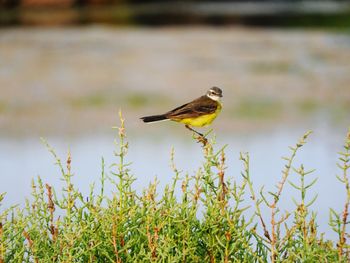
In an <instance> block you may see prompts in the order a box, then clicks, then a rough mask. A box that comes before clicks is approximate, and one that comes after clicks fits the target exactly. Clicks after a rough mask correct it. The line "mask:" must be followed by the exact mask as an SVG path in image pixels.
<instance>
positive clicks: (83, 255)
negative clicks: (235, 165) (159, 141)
mask: <svg viewBox="0 0 350 263" xmlns="http://www.w3.org/2000/svg"><path fill="white" fill-rule="evenodd" d="M117 132H118V136H117V139H116V142H115V143H116V149H115V153H114V155H115V157H116V161H115V163H114V164H112V165H111V166H110V170H111V171H110V172H107V171H106V164H105V163H104V161H103V160H102V163H101V175H100V183H99V185H98V187H97V186H96V185H94V184H93V185H92V186H91V191H90V194H89V195H88V196H84V195H83V194H82V193H81V192H80V191H79V189H77V188H76V187H75V186H74V185H73V184H72V181H71V179H72V176H73V174H72V172H71V166H72V157H71V155H70V153H68V156H67V158H66V160H65V161H62V160H61V159H60V158H59V156H57V155H56V153H55V151H54V149H52V148H51V146H50V145H48V144H47V143H46V142H45V144H46V146H47V148H48V150H49V151H50V153H51V154H52V155H53V157H54V159H55V160H56V164H57V166H58V168H59V169H60V172H61V176H62V180H63V181H64V183H65V186H64V187H63V189H62V191H59V193H58V192H56V189H55V188H54V187H53V186H51V185H49V184H47V183H44V182H43V181H42V180H41V179H40V178H38V179H37V180H36V181H33V184H32V198H31V200H32V201H29V200H28V201H27V202H26V205H25V208H23V209H21V208H19V207H16V206H14V207H11V208H2V210H1V212H0V262H316V261H319V262H349V260H350V246H349V242H348V241H347V240H348V239H349V232H348V229H347V225H348V222H349V218H348V209H349V203H350V187H349V176H348V170H349V168H350V130H349V133H348V134H347V137H346V141H345V144H344V149H343V151H341V152H340V153H339V164H338V166H339V170H338V172H339V175H338V176H337V178H338V180H339V181H340V183H341V184H343V185H344V191H346V193H347V198H346V200H344V208H343V209H342V211H335V210H333V209H330V218H329V225H330V228H331V229H332V231H335V232H336V233H337V235H338V240H336V241H331V240H327V239H325V238H324V235H323V234H322V233H319V232H318V227H317V215H316V213H315V210H314V209H315V208H313V202H314V201H315V199H316V198H317V197H311V199H308V198H307V197H308V196H309V195H308V191H309V189H310V188H312V187H313V184H314V183H315V180H316V179H315V178H310V176H311V177H312V170H311V171H309V170H306V169H305V168H304V166H303V165H301V166H299V167H295V166H294V165H293V161H294V159H295V157H296V155H297V153H298V151H299V150H300V148H302V147H304V145H305V143H306V140H307V138H308V137H309V135H310V132H308V133H306V134H305V135H303V136H302V137H301V139H300V140H299V141H298V142H297V143H296V144H295V145H294V146H291V147H290V153H289V155H288V156H287V157H284V159H285V167H284V169H283V171H282V174H281V180H280V182H279V183H278V184H277V187H276V189H275V191H274V192H268V193H266V192H265V191H264V189H258V190H257V189H255V188H254V184H253V182H252V180H251V177H250V161H249V154H248V153H241V155H240V159H241V161H242V164H243V166H244V169H243V171H242V173H241V178H232V179H228V175H226V164H225V160H226V157H225V156H226V155H225V147H224V148H221V149H218V150H215V149H214V148H215V142H214V139H212V138H210V139H209V140H208V142H205V143H204V142H203V140H202V141H201V142H203V146H202V151H203V158H204V162H203V165H202V166H201V167H199V168H198V170H197V172H196V173H195V174H192V175H190V174H185V173H182V172H180V171H179V170H178V169H177V168H176V165H175V163H174V152H173V153H172V155H171V160H172V167H173V171H174V175H173V179H172V182H171V183H170V184H169V185H167V186H166V187H165V189H164V191H161V192H160V191H159V190H158V187H157V181H154V182H151V183H150V184H149V186H148V187H146V188H145V189H144V191H143V193H142V194H137V193H136V191H135V189H134V188H133V182H134V180H135V177H134V176H133V175H132V174H131V173H130V170H129V163H126V161H125V157H126V154H127V151H128V142H127V141H126V134H125V127H124V120H123V119H122V118H121V125H120V127H118V128H117ZM197 139H198V138H197ZM292 173H293V174H296V175H298V177H297V178H299V179H298V181H297V182H295V181H294V180H293V181H292V180H290V175H291V174H292ZM107 183H108V184H112V185H113V186H114V190H113V193H111V194H106V193H105V190H104V189H105V185H106V184H107ZM288 185H289V186H290V187H294V188H296V189H297V190H298V192H299V197H298V199H295V200H294V201H295V205H296V206H295V210H294V211H288V212H282V210H283V209H282V207H280V205H279V201H280V200H281V198H282V197H283V194H284V189H285V187H287V186H288ZM176 189H180V190H181V194H180V195H176V194H175V192H176ZM4 197H5V194H2V195H1V197H0V202H1V200H2V199H3V198H4ZM247 198H248V199H249V200H250V203H251V205H250V206H248V207H247V206H245V205H246V202H244V199H247ZM248 209H253V210H254V211H255V213H254V214H253V215H251V216H249V215H248V213H247V210H248ZM265 210H268V211H269V214H270V216H269V217H268V218H264V216H263V214H266V213H262V211H265Z"/></svg>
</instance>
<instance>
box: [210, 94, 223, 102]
mask: <svg viewBox="0 0 350 263" xmlns="http://www.w3.org/2000/svg"><path fill="white" fill-rule="evenodd" d="M207 96H208V98H210V99H212V100H215V101H220V99H221V97H219V96H217V95H212V94H207Z"/></svg>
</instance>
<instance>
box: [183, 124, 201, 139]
mask: <svg viewBox="0 0 350 263" xmlns="http://www.w3.org/2000/svg"><path fill="white" fill-rule="evenodd" d="M185 127H186V128H187V129H189V130H190V131H193V132H194V133H197V134H198V135H199V136H201V137H204V135H203V134H201V133H200V132H197V131H196V130H194V129H192V128H191V127H190V126H188V125H187V124H186V125H185Z"/></svg>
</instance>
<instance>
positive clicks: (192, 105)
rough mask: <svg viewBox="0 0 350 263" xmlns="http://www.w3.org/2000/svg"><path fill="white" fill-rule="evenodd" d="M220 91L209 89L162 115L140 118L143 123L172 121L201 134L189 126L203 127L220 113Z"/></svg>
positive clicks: (216, 88) (214, 88) (215, 88)
mask: <svg viewBox="0 0 350 263" xmlns="http://www.w3.org/2000/svg"><path fill="white" fill-rule="evenodd" d="M221 98H222V90H221V89H219V88H218V87H212V88H210V89H209V90H208V91H207V93H206V94H205V95H203V96H201V97H199V98H198V99H195V100H193V101H191V102H189V103H186V104H184V105H182V106H180V107H177V108H175V109H173V110H171V111H168V112H167V113H164V114H159V115H152V116H146V117H142V118H141V120H143V122H157V121H164V120H172V121H176V122H180V123H183V124H185V127H186V128H187V129H190V130H191V131H193V132H195V133H197V134H199V135H200V136H202V137H203V134H201V133H199V132H197V131H195V130H193V129H192V128H191V127H190V126H194V127H203V126H206V125H209V124H211V123H212V122H213V120H214V119H215V118H216V116H217V115H218V114H219V113H220V111H221V108H222V104H221V102H220V99H221Z"/></svg>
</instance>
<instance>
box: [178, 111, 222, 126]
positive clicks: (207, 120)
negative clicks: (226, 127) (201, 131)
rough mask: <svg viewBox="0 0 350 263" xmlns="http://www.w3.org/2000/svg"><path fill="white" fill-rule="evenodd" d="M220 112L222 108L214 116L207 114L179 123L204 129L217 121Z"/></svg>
mask: <svg viewBox="0 0 350 263" xmlns="http://www.w3.org/2000/svg"><path fill="white" fill-rule="evenodd" d="M220 110H221V107H219V108H218V109H217V110H216V111H215V112H214V113H212V114H207V115H203V116H199V117H196V118H186V119H182V120H178V122H181V123H183V124H187V125H190V126H195V127H203V126H206V125H209V124H211V123H212V122H213V120H215V118H216V116H218V114H219V112H220Z"/></svg>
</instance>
